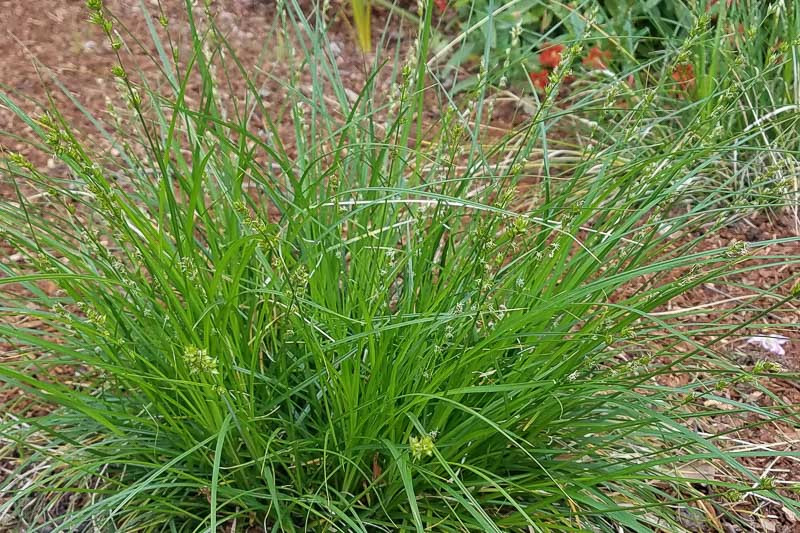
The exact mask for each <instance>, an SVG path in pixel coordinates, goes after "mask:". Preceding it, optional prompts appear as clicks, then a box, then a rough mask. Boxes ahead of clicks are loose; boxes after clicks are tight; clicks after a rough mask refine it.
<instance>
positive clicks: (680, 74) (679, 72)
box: [672, 63, 694, 91]
mask: <svg viewBox="0 0 800 533" xmlns="http://www.w3.org/2000/svg"><path fill="white" fill-rule="evenodd" d="M672 79H673V80H675V81H676V82H677V83H678V85H679V86H680V88H681V89H683V90H684V91H691V90H692V89H694V65H692V64H691V63H684V64H682V65H678V66H676V67H675V70H673V71H672Z"/></svg>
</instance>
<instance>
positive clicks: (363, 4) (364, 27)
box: [350, 0, 372, 52]
mask: <svg viewBox="0 0 800 533" xmlns="http://www.w3.org/2000/svg"><path fill="white" fill-rule="evenodd" d="M350 7H351V8H352V9H353V23H354V24H355V27H356V36H357V37H358V44H359V46H361V49H362V50H364V51H365V52H369V51H370V49H371V48H372V27H371V26H372V2H371V1H370V0H350Z"/></svg>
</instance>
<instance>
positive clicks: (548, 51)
mask: <svg viewBox="0 0 800 533" xmlns="http://www.w3.org/2000/svg"><path fill="white" fill-rule="evenodd" d="M563 50H564V45H563V44H551V45H550V46H547V47H545V48H542V53H541V54H539V63H540V64H541V65H542V66H543V67H550V68H556V67H557V66H558V64H559V63H561V52H562V51H563Z"/></svg>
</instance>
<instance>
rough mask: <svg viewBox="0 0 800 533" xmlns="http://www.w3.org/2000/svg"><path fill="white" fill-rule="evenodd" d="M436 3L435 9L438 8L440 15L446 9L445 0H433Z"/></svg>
mask: <svg viewBox="0 0 800 533" xmlns="http://www.w3.org/2000/svg"><path fill="white" fill-rule="evenodd" d="M433 1H434V2H435V3H436V7H438V8H439V12H440V13H444V12H445V10H446V9H447V0H433Z"/></svg>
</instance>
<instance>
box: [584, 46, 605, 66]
mask: <svg viewBox="0 0 800 533" xmlns="http://www.w3.org/2000/svg"><path fill="white" fill-rule="evenodd" d="M610 59H611V52H610V51H609V50H601V49H600V47H599V46H593V47H591V48H589V53H588V54H586V57H584V58H583V61H582V63H583V66H585V67H588V68H600V69H603V68H606V62H607V61H608V60H610Z"/></svg>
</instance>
